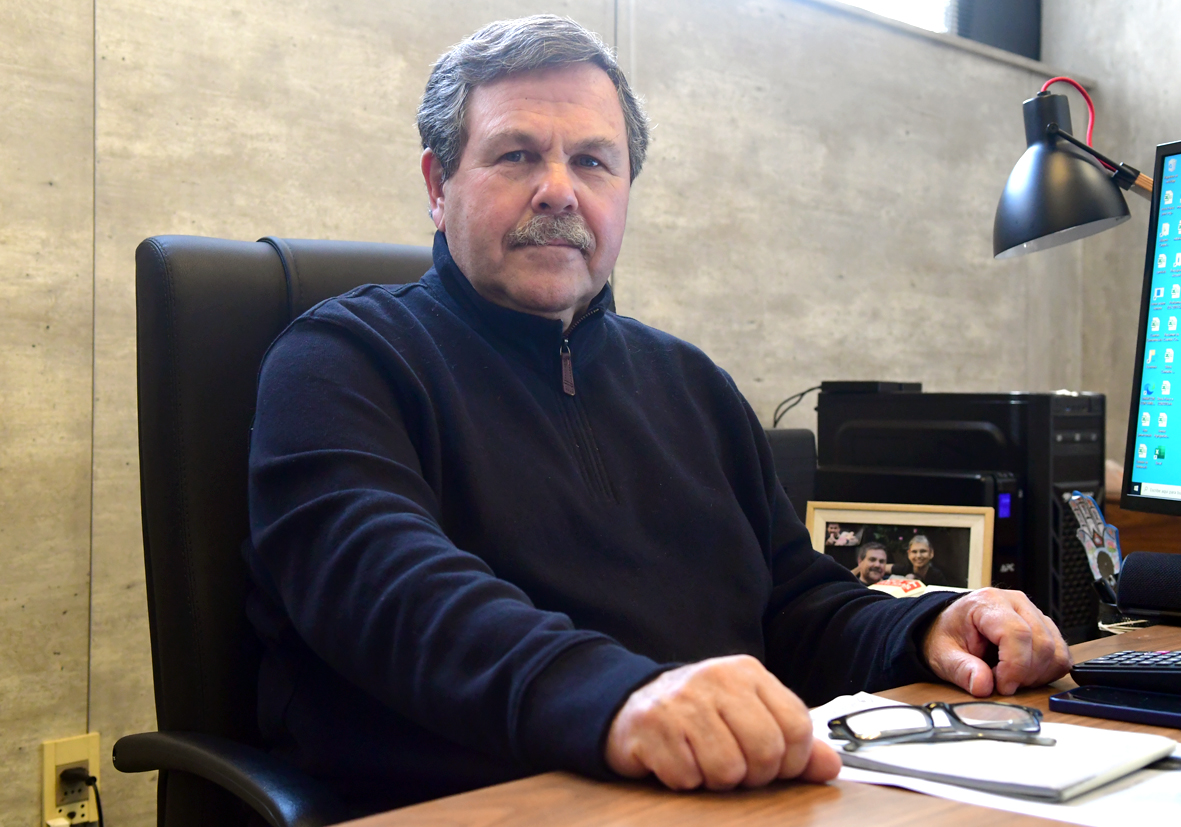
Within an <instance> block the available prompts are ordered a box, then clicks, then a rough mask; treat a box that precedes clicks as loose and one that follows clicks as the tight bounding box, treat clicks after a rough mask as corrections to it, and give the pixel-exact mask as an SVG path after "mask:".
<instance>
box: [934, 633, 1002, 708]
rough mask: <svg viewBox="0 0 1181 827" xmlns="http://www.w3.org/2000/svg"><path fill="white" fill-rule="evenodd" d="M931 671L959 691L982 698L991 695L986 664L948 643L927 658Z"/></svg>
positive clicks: (989, 674)
mask: <svg viewBox="0 0 1181 827" xmlns="http://www.w3.org/2000/svg"><path fill="white" fill-rule="evenodd" d="M929 662H930V664H931V669H932V671H934V672H935V674H936V675H938V676H939V677H941V678H943V679H944V680H948V681H951V682H952V683H954V684H955V685H956V686H958V687H960V688H961V689H963V690H965V691H967V692H969V693H971V694H972V695H975V696H976V697H977V698H983V697H986V696H988V695H991V694H992V690H993V685H994V684H993V677H992V670H991V669H990V668H989V667H988V664H987V663H985V662H984V661H982V660H981V659H980V658H978V657H976V656H975V655H973V654H971V653H970V652H966V651H964V650H963V649H960V648H958V647H956V646H955V645H954V644H953V643H951V642H950V641H946V642H944V643H942V644H941V645H939V646H938V647H937V649H936V650H935V651H934V652H932V653H931V655H930V657H929Z"/></svg>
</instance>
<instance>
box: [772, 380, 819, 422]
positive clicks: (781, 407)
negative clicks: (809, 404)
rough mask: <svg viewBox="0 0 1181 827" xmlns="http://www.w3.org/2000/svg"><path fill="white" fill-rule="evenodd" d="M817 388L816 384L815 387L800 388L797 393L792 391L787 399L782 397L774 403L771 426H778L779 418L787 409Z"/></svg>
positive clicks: (781, 417)
mask: <svg viewBox="0 0 1181 827" xmlns="http://www.w3.org/2000/svg"><path fill="white" fill-rule="evenodd" d="M818 390H820V386H819V385H816V386H815V387H811V388H808V389H807V390H802V391H800V392H799V393H793V394H792V395H791V396H789V397H787V399H784V400H783V401H782V402H780V403H779V404H778V405H776V406H775V414H774V415H773V416H772V417H771V427H772V428H778V427H779V420H781V419H783V417H784V416H785V415H786V414H787V412H788V411H790V410H791V409H792V408H794V407H795V406H796V405H798V404H800V403H801V402H803V401H804V397H805V396H807V395H808V394H810V393H811V392H812V391H818Z"/></svg>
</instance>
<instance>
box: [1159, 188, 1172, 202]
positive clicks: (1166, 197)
mask: <svg viewBox="0 0 1181 827" xmlns="http://www.w3.org/2000/svg"><path fill="white" fill-rule="evenodd" d="M1161 203H1162V204H1172V203H1173V191H1172V190H1165V195H1164V197H1163V198H1161Z"/></svg>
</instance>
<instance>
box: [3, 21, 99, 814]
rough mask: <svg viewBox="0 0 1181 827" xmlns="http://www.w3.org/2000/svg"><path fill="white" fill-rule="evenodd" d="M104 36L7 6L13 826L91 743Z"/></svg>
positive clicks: (6, 532) (6, 793)
mask: <svg viewBox="0 0 1181 827" xmlns="http://www.w3.org/2000/svg"><path fill="white" fill-rule="evenodd" d="M93 34H94V27H93V21H92V18H91V4H90V2H89V0H86V2H81V0H63V2H59V3H38V2H33V0H28V2H19V3H15V4H14V3H11V2H3V3H0V113H2V114H0V641H2V643H0V778H3V779H4V781H3V783H2V784H0V822H3V823H4V824H7V825H10V827H11V825H18V824H19V825H32V824H34V823H35V819H36V815H35V814H36V812H37V808H38V807H39V806H40V780H39V773H40V766H41V765H40V761H41V753H40V747H39V744H40V742H41V741H43V740H47V739H51V738H62V737H66V736H69V735H76V734H79V733H82V732H85V731H86V723H87V688H88V687H87V680H88V668H87V667H88V648H89V638H88V627H89V619H88V615H89V611H88V607H89V602H90V600H89V592H90V451H91V436H90V423H91V415H90V409H91V405H90V397H91V339H92V325H91V320H92V304H93V295H94V294H93V270H94V268H93V256H92V249H93V239H94V235H93V216H94V188H93V171H94V151H93V134H94V130H93V127H92V114H93V111H94V105H93V97H92V95H93V88H94V85H93V81H94V76H93V72H94V58H93V52H92V46H91V44H92V39H93Z"/></svg>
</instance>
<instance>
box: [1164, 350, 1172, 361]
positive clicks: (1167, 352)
mask: <svg viewBox="0 0 1181 827" xmlns="http://www.w3.org/2000/svg"><path fill="white" fill-rule="evenodd" d="M1165 361H1166V362H1172V361H1173V349H1172V348H1171V347H1167V348H1165Z"/></svg>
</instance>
